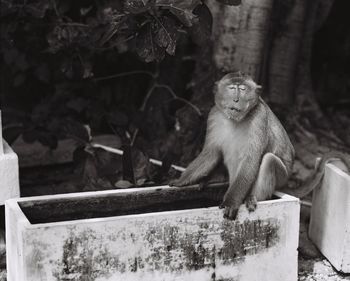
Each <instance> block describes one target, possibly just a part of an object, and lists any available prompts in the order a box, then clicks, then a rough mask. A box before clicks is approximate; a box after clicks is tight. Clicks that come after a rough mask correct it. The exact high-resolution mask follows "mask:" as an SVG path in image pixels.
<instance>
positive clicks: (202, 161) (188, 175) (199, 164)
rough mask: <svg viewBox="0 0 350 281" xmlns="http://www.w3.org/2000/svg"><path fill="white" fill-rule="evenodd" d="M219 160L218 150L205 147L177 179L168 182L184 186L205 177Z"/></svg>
mask: <svg viewBox="0 0 350 281" xmlns="http://www.w3.org/2000/svg"><path fill="white" fill-rule="evenodd" d="M219 160H220V153H219V151H216V150H213V149H206V148H205V147H204V149H203V151H202V152H201V153H200V154H199V155H198V156H197V158H196V159H194V160H193V161H192V162H191V163H190V165H189V166H188V167H187V169H186V170H185V171H184V172H183V174H182V175H181V177H180V178H179V179H178V180H175V181H173V182H171V183H170V185H174V186H185V185H189V184H193V183H197V182H199V181H200V180H201V179H206V178H207V177H208V176H209V174H210V172H211V171H212V170H213V169H214V168H215V167H216V165H217V164H218V162H219Z"/></svg>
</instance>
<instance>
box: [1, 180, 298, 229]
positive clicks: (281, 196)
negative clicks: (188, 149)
mask: <svg viewBox="0 0 350 281" xmlns="http://www.w3.org/2000/svg"><path fill="white" fill-rule="evenodd" d="M173 188H174V187H171V186H169V185H162V186H154V187H140V188H128V189H119V190H102V191H89V192H77V193H64V194H55V195H43V196H32V197H22V198H12V199H9V200H7V201H6V202H5V205H7V206H8V208H11V209H12V210H13V211H15V212H16V213H17V214H18V215H19V217H20V220H21V223H22V224H23V225H25V226H26V227H27V228H39V227H50V226H63V225H73V224H85V223H86V224H88V223H92V222H107V221H116V220H124V219H125V218H130V219H131V218H142V217H148V216H162V215H170V214H174V215H176V214H186V213H190V212H194V211H195V212H196V211H198V212H202V211H203V210H218V209H219V207H218V206H214V207H201V208H192V209H184V210H169V211H156V212H145V213H137V214H126V215H116V216H108V217H96V218H84V219H72V220H65V221H56V222H45V223H31V222H30V221H29V219H28V217H27V216H26V215H25V214H24V212H23V210H22V209H21V207H20V205H19V204H18V203H21V202H29V201H30V202H33V203H35V202H40V201H45V200H47V201H50V200H57V199H74V198H77V199H84V198H86V199H88V198H91V197H105V196H106V195H117V194H123V193H124V194H125V193H132V192H143V191H157V190H161V189H173ZM175 188H178V187H175ZM181 188H184V189H185V188H186V187H181ZM274 195H275V196H277V197H278V198H276V199H270V200H265V201H259V202H258V208H259V206H263V205H267V204H269V205H271V204H273V205H275V204H283V203H286V202H291V203H296V202H297V203H300V200H299V198H296V197H294V196H291V195H288V194H286V193H283V192H279V191H276V192H275V193H274ZM241 209H243V210H244V211H245V212H248V210H245V207H244V204H242V206H241V207H240V210H241Z"/></svg>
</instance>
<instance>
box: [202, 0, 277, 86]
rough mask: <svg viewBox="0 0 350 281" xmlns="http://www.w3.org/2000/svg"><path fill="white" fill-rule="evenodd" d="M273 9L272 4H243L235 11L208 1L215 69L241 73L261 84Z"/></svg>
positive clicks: (263, 0) (266, 0)
mask: <svg viewBox="0 0 350 281" xmlns="http://www.w3.org/2000/svg"><path fill="white" fill-rule="evenodd" d="M272 6H273V0H245V1H242V4H241V5H240V6H236V7H231V6H227V5H222V4H218V3H217V2H216V1H210V5H209V7H210V9H211V11H212V14H213V19H214V21H213V35H212V37H213V42H214V50H213V57H214V61H215V65H216V67H217V68H218V69H220V70H222V71H224V72H229V71H235V70H241V71H243V72H246V73H247V74H249V75H251V76H252V77H253V79H254V80H255V81H258V82H260V81H259V80H260V77H261V71H262V65H263V62H264V54H265V48H266V46H267V44H266V43H267V40H266V39H267V34H268V30H269V28H270V19H271V13H272Z"/></svg>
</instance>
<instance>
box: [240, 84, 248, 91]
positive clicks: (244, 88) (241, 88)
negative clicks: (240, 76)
mask: <svg viewBox="0 0 350 281" xmlns="http://www.w3.org/2000/svg"><path fill="white" fill-rule="evenodd" d="M239 89H240V90H241V91H245V90H246V89H247V87H246V86H245V85H239Z"/></svg>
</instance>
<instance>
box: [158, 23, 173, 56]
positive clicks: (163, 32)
mask: <svg viewBox="0 0 350 281" xmlns="http://www.w3.org/2000/svg"><path fill="white" fill-rule="evenodd" d="M158 24H159V30H158V32H157V34H156V36H155V41H156V42H157V44H158V46H160V47H164V48H166V52H167V53H168V54H169V55H174V54H175V48H176V40H177V29H176V23H175V21H174V20H173V19H172V18H169V17H162V18H161V19H159V21H158Z"/></svg>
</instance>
